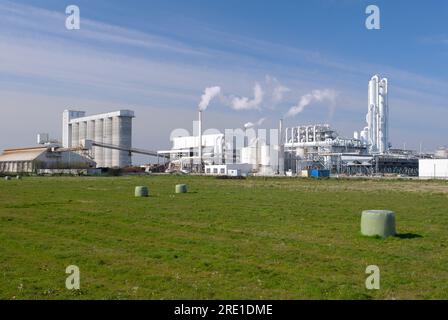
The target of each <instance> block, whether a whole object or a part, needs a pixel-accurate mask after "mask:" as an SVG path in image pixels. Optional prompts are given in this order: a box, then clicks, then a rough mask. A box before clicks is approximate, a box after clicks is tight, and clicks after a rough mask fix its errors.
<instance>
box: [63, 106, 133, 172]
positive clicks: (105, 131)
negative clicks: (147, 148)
mask: <svg viewBox="0 0 448 320" xmlns="http://www.w3.org/2000/svg"><path fill="white" fill-rule="evenodd" d="M132 118H134V112H133V111H131V110H120V111H115V112H110V113H104V114H97V115H92V116H86V113H85V112H84V111H73V110H65V111H64V113H63V117H62V146H63V147H64V148H77V147H80V146H81V145H82V143H83V141H84V140H91V141H94V142H98V143H101V144H103V147H100V146H95V147H93V152H92V156H93V158H94V160H95V162H96V163H97V166H98V167H104V168H123V167H127V166H130V165H131V153H130V152H128V151H124V150H127V149H131V148H132ZM106 146H110V147H120V148H122V149H123V150H117V149H113V148H110V147H109V148H108V147H106Z"/></svg>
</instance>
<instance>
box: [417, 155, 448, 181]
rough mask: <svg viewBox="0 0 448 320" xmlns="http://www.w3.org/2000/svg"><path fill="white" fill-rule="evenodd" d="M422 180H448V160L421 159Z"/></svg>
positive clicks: (420, 171) (420, 175)
mask: <svg viewBox="0 0 448 320" xmlns="http://www.w3.org/2000/svg"><path fill="white" fill-rule="evenodd" d="M418 172H419V177H420V178H421V179H448V159H420V160H419V171H418Z"/></svg>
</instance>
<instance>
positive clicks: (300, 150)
mask: <svg viewBox="0 0 448 320" xmlns="http://www.w3.org/2000/svg"><path fill="white" fill-rule="evenodd" d="M296 156H297V157H299V158H300V159H304V158H305V148H296Z"/></svg>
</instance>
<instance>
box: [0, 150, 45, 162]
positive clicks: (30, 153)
mask: <svg viewBox="0 0 448 320" xmlns="http://www.w3.org/2000/svg"><path fill="white" fill-rule="evenodd" d="M46 151H47V148H24V149H9V150H5V152H4V153H3V154H2V155H0V162H10V161H33V160H35V159H36V158H37V157H39V156H40V155H41V154H42V153H44V152H46Z"/></svg>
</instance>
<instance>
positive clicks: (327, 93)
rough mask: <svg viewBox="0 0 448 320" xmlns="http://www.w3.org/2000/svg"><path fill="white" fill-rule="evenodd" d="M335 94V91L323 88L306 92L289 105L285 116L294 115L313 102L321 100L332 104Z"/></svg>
mask: <svg viewBox="0 0 448 320" xmlns="http://www.w3.org/2000/svg"><path fill="white" fill-rule="evenodd" d="M336 96H337V92H336V91H334V90H330V89H324V90H314V91H313V92H311V93H308V94H306V95H304V96H302V97H301V98H300V101H299V103H298V104H297V105H296V106H294V107H291V109H289V111H288V113H287V114H286V117H294V116H296V115H298V114H299V113H301V112H302V111H303V110H304V109H305V108H306V107H307V106H309V105H310V104H312V103H314V102H322V101H325V100H327V101H329V102H330V103H331V104H334V102H335V99H336Z"/></svg>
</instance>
